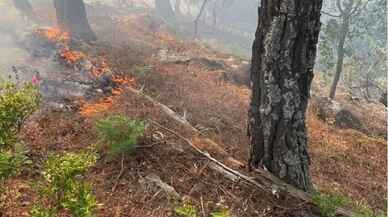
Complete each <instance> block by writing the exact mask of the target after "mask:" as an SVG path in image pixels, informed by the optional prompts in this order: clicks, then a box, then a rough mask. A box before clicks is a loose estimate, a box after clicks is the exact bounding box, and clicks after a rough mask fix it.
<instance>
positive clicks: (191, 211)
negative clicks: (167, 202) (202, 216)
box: [175, 203, 198, 217]
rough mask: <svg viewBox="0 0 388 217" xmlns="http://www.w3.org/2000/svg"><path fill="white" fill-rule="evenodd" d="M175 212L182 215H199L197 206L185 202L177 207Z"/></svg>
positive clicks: (185, 216)
mask: <svg viewBox="0 0 388 217" xmlns="http://www.w3.org/2000/svg"><path fill="white" fill-rule="evenodd" d="M175 213H176V214H177V215H178V216H180V217H197V216H198V211H197V208H196V207H195V206H193V205H190V204H188V203H184V204H183V205H182V206H180V207H177V208H175Z"/></svg>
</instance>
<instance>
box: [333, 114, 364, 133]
mask: <svg viewBox="0 0 388 217" xmlns="http://www.w3.org/2000/svg"><path fill="white" fill-rule="evenodd" d="M335 126H336V127H339V128H346V129H348V128H349V129H355V130H362V129H363V127H362V124H361V121H360V119H358V118H357V117H356V116H355V115H353V113H352V112H350V111H348V110H345V109H342V110H341V111H339V112H338V113H337V114H336V115H335Z"/></svg>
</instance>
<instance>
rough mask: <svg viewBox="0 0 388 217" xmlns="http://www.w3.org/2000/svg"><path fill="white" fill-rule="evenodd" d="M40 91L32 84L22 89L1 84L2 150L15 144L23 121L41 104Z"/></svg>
mask: <svg viewBox="0 0 388 217" xmlns="http://www.w3.org/2000/svg"><path fill="white" fill-rule="evenodd" d="M39 99H40V97H39V92H38V89H37V88H36V87H34V86H32V85H30V84H27V85H25V86H23V87H21V88H18V87H16V85H14V84H12V83H2V84H0V149H4V148H9V147H10V146H11V145H12V144H13V143H15V141H16V139H15V136H16V134H17V132H18V131H19V129H20V126H21V124H22V123H23V121H24V120H25V119H26V118H27V117H28V115H30V114H31V113H32V112H33V111H34V110H35V109H37V107H38V104H39Z"/></svg>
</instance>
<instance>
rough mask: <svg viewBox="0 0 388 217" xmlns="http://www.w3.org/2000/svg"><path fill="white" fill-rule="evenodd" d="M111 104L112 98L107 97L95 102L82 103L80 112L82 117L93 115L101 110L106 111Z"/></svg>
mask: <svg viewBox="0 0 388 217" xmlns="http://www.w3.org/2000/svg"><path fill="white" fill-rule="evenodd" d="M112 106H113V98H112V97H107V98H104V99H102V100H100V101H98V102H96V103H83V105H82V106H81V108H80V112H79V113H80V114H81V115H82V116H84V117H94V116H95V115H97V114H100V113H101V112H104V111H108V110H109V109H110V108H112Z"/></svg>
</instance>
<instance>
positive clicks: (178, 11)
mask: <svg viewBox="0 0 388 217" xmlns="http://www.w3.org/2000/svg"><path fill="white" fill-rule="evenodd" d="M181 5H182V1H181V0H176V1H175V16H176V17H182V12H181Z"/></svg>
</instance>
